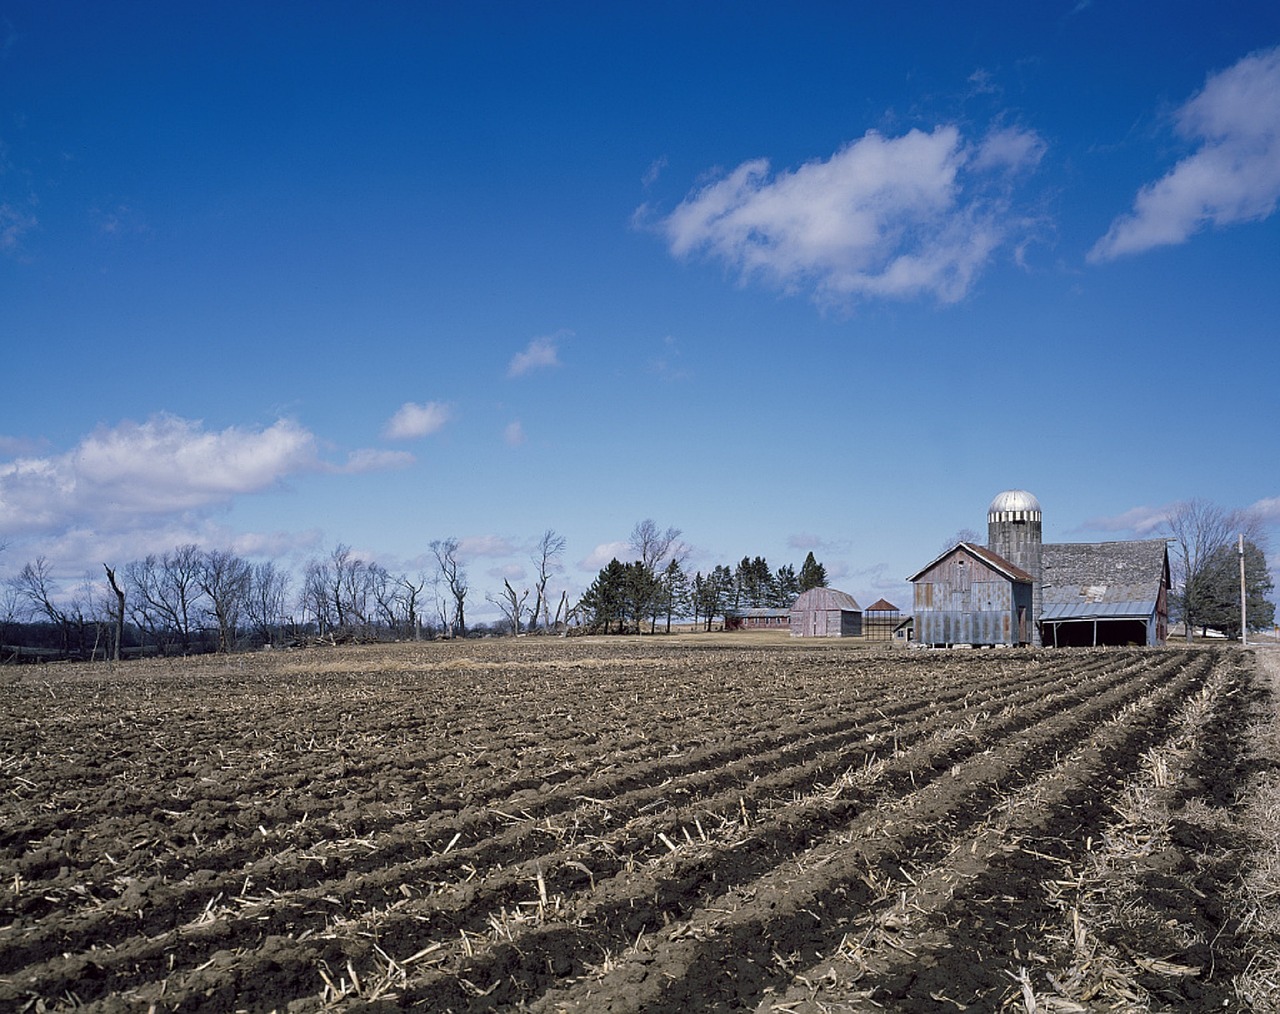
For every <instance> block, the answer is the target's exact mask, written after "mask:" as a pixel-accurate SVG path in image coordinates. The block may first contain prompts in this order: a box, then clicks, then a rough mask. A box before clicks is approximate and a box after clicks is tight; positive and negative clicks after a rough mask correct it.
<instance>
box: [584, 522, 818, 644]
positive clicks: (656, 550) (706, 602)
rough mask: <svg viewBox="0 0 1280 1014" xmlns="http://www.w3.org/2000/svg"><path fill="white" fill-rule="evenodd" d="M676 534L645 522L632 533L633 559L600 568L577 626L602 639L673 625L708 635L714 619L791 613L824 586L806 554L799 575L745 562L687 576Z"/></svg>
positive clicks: (684, 555) (757, 559) (746, 558)
mask: <svg viewBox="0 0 1280 1014" xmlns="http://www.w3.org/2000/svg"><path fill="white" fill-rule="evenodd" d="M680 535H681V532H680V529H678V528H667V529H665V530H664V529H660V528H659V527H658V526H657V525H656V524H655V523H654V522H653V521H652V519H645V520H644V521H641V522H640V523H638V524H637V525H636V527H635V528H634V529H633V530H632V532H631V539H630V541H629V543H628V548H629V549H630V550H631V554H632V556H633V559H632V560H631V562H629V563H623V562H621V561H620V560H619V559H618V558H617V557H614V558H613V559H611V560H610V561H609V562H608V564H606V565H605V566H604V567H602V568H601V570H600V572H599V574H597V575H596V579H595V580H594V581H593V582H592V583H591V586H590V587H589V588H588V589H587V590H586V592H585V593H584V594H583V596H582V598H581V599H580V600H579V602H578V605H577V606H576V607H575V610H576V613H577V616H576V619H577V620H578V622H579V623H580V624H581V625H582V626H583V627H584V628H585V629H587V630H589V631H592V632H594V633H602V634H610V633H614V634H622V633H628V632H635V633H639V632H641V631H643V630H644V629H645V628H646V626H647V628H648V630H649V632H650V633H655V632H656V631H657V629H658V624H659V622H661V623H662V624H663V629H664V630H665V631H666V632H668V633H669V632H670V631H671V624H672V622H673V620H675V619H682V620H683V619H692V620H693V624H694V626H695V628H696V627H699V626H701V627H702V628H703V629H705V630H710V629H711V625H712V622H713V621H714V619H715V617H717V616H724V615H725V614H726V613H735V612H738V611H740V610H743V609H760V608H774V609H787V608H790V606H791V605H792V603H794V602H795V600H796V598H797V597H798V596H799V595H800V594H801V593H802V592H805V591H808V590H809V589H810V588H818V587H825V586H826V584H827V574H826V568H825V567H823V566H822V564H820V563H818V561H817V560H816V559H814V556H813V553H812V552H810V553H809V555H808V556H807V557H806V558H805V561H804V563H803V564H802V565H801V567H800V571H799V573H797V572H796V570H795V568H794V567H792V566H791V565H789V564H788V565H784V566H782V567H779V568H778V569H777V570H771V569H770V567H769V564H768V562H767V561H766V560H765V559H764V557H761V556H757V557H754V558H752V557H749V556H744V557H743V558H742V560H741V561H740V562H739V563H738V564H737V565H736V566H735V567H733V568H730V567H728V566H725V565H723V564H718V565H716V566H715V567H713V568H712V569H711V570H710V571H708V572H707V573H706V574H703V573H702V571H697V572H695V573H694V574H693V575H692V576H690V575H689V574H688V573H686V571H685V563H686V562H687V557H688V550H687V547H686V546H685V544H684V543H682V542H681V541H680Z"/></svg>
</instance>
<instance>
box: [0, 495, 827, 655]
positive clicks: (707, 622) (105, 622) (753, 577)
mask: <svg viewBox="0 0 1280 1014" xmlns="http://www.w3.org/2000/svg"><path fill="white" fill-rule="evenodd" d="M680 536H681V533H680V530H679V529H677V528H666V529H662V528H660V527H659V526H658V525H657V524H655V523H654V522H653V521H652V520H651V519H646V520H644V521H641V522H639V523H638V524H637V525H636V526H635V528H634V529H633V530H632V533H631V539H630V542H629V547H630V548H631V549H632V550H633V551H634V554H635V560H634V561H633V562H632V563H629V564H622V563H620V562H618V561H617V560H616V559H615V560H613V561H611V562H610V564H609V565H608V566H606V567H605V568H603V569H602V570H601V571H600V574H599V576H598V577H597V578H596V580H595V582H593V583H592V585H591V587H590V588H588V589H587V591H586V593H585V594H584V595H583V596H582V597H581V598H580V599H579V600H578V601H576V602H571V601H570V599H569V595H568V592H567V591H566V590H564V589H560V590H559V592H558V594H556V591H555V590H553V588H552V580H553V577H554V575H555V574H556V572H557V571H558V570H559V569H560V562H561V559H562V557H563V555H564V552H565V547H566V540H565V538H564V536H563V535H560V534H559V533H557V532H556V531H555V530H553V529H547V530H546V531H545V532H543V534H542V536H541V537H540V538H539V539H538V540H537V542H536V543H535V544H534V547H533V550H532V552H531V555H530V557H529V562H530V564H531V566H532V578H531V581H530V582H529V583H528V586H527V587H520V588H517V587H515V586H513V585H512V584H511V582H510V580H509V579H504V580H503V583H502V584H503V586H502V590H501V591H499V592H495V593H490V594H486V596H485V598H486V600H487V601H488V602H489V603H491V604H492V605H494V606H495V607H496V608H497V610H498V612H499V615H500V619H499V620H498V621H497V622H496V623H493V624H491V625H490V624H478V625H471V624H468V621H467V610H468V606H469V602H470V601H471V585H470V581H469V579H468V575H467V571H466V567H465V566H464V564H463V561H462V559H461V555H460V545H459V542H458V540H457V539H455V538H448V539H439V540H435V541H433V542H431V543H429V550H430V555H429V563H428V565H427V566H426V567H425V568H423V569H422V570H420V571H418V572H416V573H404V572H400V573H396V572H392V571H390V570H388V569H387V568H386V567H383V566H382V565H380V564H378V563H376V562H372V561H368V560H364V559H362V558H361V557H360V556H359V555H358V554H356V553H355V552H353V551H352V549H351V547H350V546H348V545H346V544H343V543H339V544H338V545H337V546H335V547H334V548H333V549H332V550H331V551H329V552H328V553H327V554H325V555H322V556H317V557H313V558H312V559H310V560H308V561H307V563H306V564H305V565H304V567H303V568H302V570H301V572H300V573H299V574H298V575H297V576H296V577H295V575H294V574H292V573H291V572H290V571H289V570H287V569H285V568H283V567H281V566H279V565H277V564H276V563H275V562H273V561H270V560H268V561H264V562H259V563H254V562H251V561H250V560H248V559H246V558H244V557H243V556H240V555H238V554H236V553H234V552H232V551H231V550H226V549H202V548H201V547H199V546H197V545H195V544H194V543H188V544H185V545H181V546H177V547H175V548H174V549H172V550H170V551H168V552H165V553H161V554H152V555H148V556H146V557H144V558H142V559H140V560H134V561H131V562H129V563H127V564H125V565H124V566H123V567H119V568H113V567H111V566H109V565H107V564H104V565H103V572H105V581H104V579H103V573H101V572H100V573H99V574H97V575H92V574H89V575H86V576H85V578H84V579H83V580H82V581H81V582H79V583H77V584H76V586H75V587H73V588H71V589H70V590H67V589H64V588H62V587H61V586H60V585H59V582H58V581H57V580H56V579H55V577H54V569H53V567H52V565H51V564H50V562H49V561H48V560H47V559H46V558H45V557H38V558H37V559H36V560H34V561H32V562H29V563H27V564H25V565H24V566H23V568H22V569H21V571H20V572H19V573H18V574H17V575H16V576H14V577H12V578H10V579H9V580H8V581H6V582H4V584H3V586H0V646H7V652H8V654H7V656H6V657H13V656H14V655H16V654H23V653H25V654H27V655H31V656H37V657H39V656H45V655H47V656H49V657H61V658H84V659H90V658H115V659H119V658H121V657H122V656H124V655H138V654H158V655H187V654H194V653H201V652H213V651H219V652H231V651H235V650H240V649H250V648H259V647H263V646H268V645H270V646H281V645H287V644H298V643H304V642H306V641H308V640H314V639H317V638H321V639H326V640H330V641H337V640H339V639H341V640H352V639H357V640H416V639H423V638H427V639H430V638H437V637H464V636H467V635H468V634H470V633H491V632H496V633H510V634H526V633H530V632H539V633H548V632H565V631H567V630H569V629H575V630H582V631H588V632H596V631H599V632H608V633H617V632H622V631H631V630H635V631H638V630H640V629H642V628H644V627H645V625H646V624H647V628H648V629H649V630H650V631H656V630H657V629H658V624H659V622H660V621H661V622H663V624H664V626H665V629H666V630H668V631H669V630H670V629H671V623H672V622H673V620H675V619H682V620H683V619H686V618H688V617H692V618H693V619H694V621H695V623H696V624H699V625H702V626H705V628H706V629H708V630H709V629H710V628H711V624H712V620H713V618H714V617H716V616H722V615H724V613H725V612H726V611H730V612H731V611H734V610H737V609H742V608H751V607H760V606H775V607H780V608H785V607H787V606H789V605H790V604H791V602H792V601H794V599H795V597H796V596H797V595H798V594H799V593H800V592H801V591H804V590H805V589H807V588H810V587H817V586H819V585H825V584H826V572H825V569H824V568H823V567H822V565H821V564H819V563H817V561H816V560H814V558H813V554H812V553H810V554H809V556H808V558H807V559H806V560H805V562H804V565H803V566H802V567H801V569H800V572H799V573H796V571H795V570H794V568H792V567H790V566H784V567H779V568H778V569H777V570H771V569H770V567H769V565H768V564H767V563H766V562H765V560H764V558H763V557H759V556H757V557H754V558H751V557H743V559H742V561H741V562H740V563H739V564H738V565H737V566H736V567H734V568H729V567H726V566H717V567H715V568H714V569H713V570H711V571H709V572H708V573H707V574H705V575H704V574H703V573H701V572H698V573H696V574H694V575H692V576H689V575H687V574H686V573H685V569H684V566H685V562H686V560H687V557H688V552H689V551H688V548H687V546H686V545H685V544H684V543H683V542H682V541H681V538H680ZM3 548H4V547H3V546H0V549H3ZM522 584H523V582H522ZM19 645H21V647H18V646H19Z"/></svg>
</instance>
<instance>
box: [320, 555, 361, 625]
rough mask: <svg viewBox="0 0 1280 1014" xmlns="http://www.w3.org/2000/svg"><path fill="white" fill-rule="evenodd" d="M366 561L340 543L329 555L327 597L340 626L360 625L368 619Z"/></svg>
mask: <svg viewBox="0 0 1280 1014" xmlns="http://www.w3.org/2000/svg"><path fill="white" fill-rule="evenodd" d="M366 571H367V565H366V564H365V562H364V561H363V560H361V559H359V558H358V557H355V556H353V555H352V554H351V547H350V546H346V545H343V544H342V543H339V544H338V545H337V546H336V547H334V550H333V553H332V554H330V556H329V569H328V574H329V597H330V601H331V602H332V604H333V610H334V613H335V614H336V616H337V619H338V626H339V627H363V626H365V625H367V623H368V617H369V596H368V591H369V589H368V583H367V580H366V578H367V574H366Z"/></svg>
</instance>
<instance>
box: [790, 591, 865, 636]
mask: <svg viewBox="0 0 1280 1014" xmlns="http://www.w3.org/2000/svg"><path fill="white" fill-rule="evenodd" d="M790 620H791V636H792V637H861V636H862V607H861V606H860V605H858V603H857V602H856V601H855V600H854V597H853V596H852V595H850V594H849V593H848V592H842V591H837V590H836V589H834V588H810V589H809V590H808V591H807V592H804V593H803V594H801V596H800V597H799V598H798V599H796V601H795V605H793V606H792V607H791V615H790Z"/></svg>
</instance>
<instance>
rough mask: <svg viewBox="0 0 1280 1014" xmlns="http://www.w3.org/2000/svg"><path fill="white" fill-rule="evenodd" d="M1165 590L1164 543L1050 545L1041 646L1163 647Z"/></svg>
mask: <svg viewBox="0 0 1280 1014" xmlns="http://www.w3.org/2000/svg"><path fill="white" fill-rule="evenodd" d="M1169 586H1170V581H1169V551H1168V548H1167V546H1166V544H1165V541H1164V539H1145V540H1142V541H1137V542H1061V543H1056V544H1055V543H1050V544H1048V545H1046V546H1045V547H1044V607H1043V612H1042V613H1041V614H1040V637H1041V640H1042V641H1043V642H1044V644H1046V645H1053V646H1054V647H1067V646H1072V645H1074V646H1085V645H1088V646H1093V645H1108V644H1109V645H1124V644H1137V645H1144V644H1145V645H1155V644H1164V642H1165V641H1166V639H1167V638H1168V636H1169Z"/></svg>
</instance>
